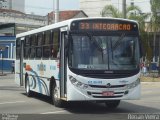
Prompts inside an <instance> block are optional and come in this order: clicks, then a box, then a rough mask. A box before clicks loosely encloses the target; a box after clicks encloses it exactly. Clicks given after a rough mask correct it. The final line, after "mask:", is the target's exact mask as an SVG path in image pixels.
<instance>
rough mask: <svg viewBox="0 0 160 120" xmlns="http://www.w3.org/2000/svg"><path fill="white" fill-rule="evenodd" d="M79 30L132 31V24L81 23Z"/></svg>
mask: <svg viewBox="0 0 160 120" xmlns="http://www.w3.org/2000/svg"><path fill="white" fill-rule="evenodd" d="M79 29H81V30H91V29H92V30H125V31H130V30H131V29H132V25H131V24H116V23H87V22H81V23H79Z"/></svg>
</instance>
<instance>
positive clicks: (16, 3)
mask: <svg viewBox="0 0 160 120" xmlns="http://www.w3.org/2000/svg"><path fill="white" fill-rule="evenodd" d="M0 9H8V10H17V11H20V12H23V13H24V12H25V0H0Z"/></svg>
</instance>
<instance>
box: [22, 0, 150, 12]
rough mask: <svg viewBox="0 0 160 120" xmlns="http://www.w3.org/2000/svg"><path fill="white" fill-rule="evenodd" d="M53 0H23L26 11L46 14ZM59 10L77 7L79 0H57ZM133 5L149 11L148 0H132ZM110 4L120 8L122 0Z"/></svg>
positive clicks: (114, 0)
mask: <svg viewBox="0 0 160 120" xmlns="http://www.w3.org/2000/svg"><path fill="white" fill-rule="evenodd" d="M53 1H54V0H25V3H26V13H28V14H30V13H34V14H38V15H47V13H49V12H51V11H52V10H53V6H54V5H53ZM59 1H60V10H73V9H74V10H75V9H79V1H80V0H59ZM126 1H127V4H130V1H131V0H126ZM132 1H134V2H135V5H138V6H140V8H141V9H142V11H143V12H150V4H149V1H150V0H132ZM112 4H113V5H114V6H116V7H117V8H118V9H119V10H121V9H122V0H112Z"/></svg>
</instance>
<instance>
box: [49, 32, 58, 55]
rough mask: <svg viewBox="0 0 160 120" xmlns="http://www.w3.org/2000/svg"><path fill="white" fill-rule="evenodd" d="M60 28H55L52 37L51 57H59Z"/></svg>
mask: <svg viewBox="0 0 160 120" xmlns="http://www.w3.org/2000/svg"><path fill="white" fill-rule="evenodd" d="M59 36H60V32H59V30H53V32H52V37H51V44H52V45H51V54H50V57H51V58H59V41H60V40H59V39H60V37H59Z"/></svg>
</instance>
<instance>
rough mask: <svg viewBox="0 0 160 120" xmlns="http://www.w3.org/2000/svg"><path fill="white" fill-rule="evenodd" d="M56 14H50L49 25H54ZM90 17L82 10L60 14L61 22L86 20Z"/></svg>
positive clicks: (61, 12)
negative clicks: (74, 19)
mask: <svg viewBox="0 0 160 120" xmlns="http://www.w3.org/2000/svg"><path fill="white" fill-rule="evenodd" d="M54 14H55V12H51V13H48V24H52V23H54V19H55V16H54ZM84 17H88V16H87V15H86V13H85V12H83V11H82V10H66V11H60V12H59V21H64V20H68V19H72V18H84Z"/></svg>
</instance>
